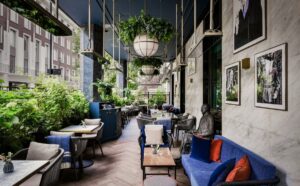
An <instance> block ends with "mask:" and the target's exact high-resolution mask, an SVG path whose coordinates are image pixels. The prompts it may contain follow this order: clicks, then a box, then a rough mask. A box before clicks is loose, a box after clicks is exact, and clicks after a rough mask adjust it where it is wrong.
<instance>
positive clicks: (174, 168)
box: [174, 165, 176, 180]
mask: <svg viewBox="0 0 300 186" xmlns="http://www.w3.org/2000/svg"><path fill="white" fill-rule="evenodd" d="M174 172H175V173H174V174H175V180H176V165H175V167H174Z"/></svg>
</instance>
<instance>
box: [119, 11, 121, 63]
mask: <svg viewBox="0 0 300 186" xmlns="http://www.w3.org/2000/svg"><path fill="white" fill-rule="evenodd" d="M120 20H121V17H120V14H119V23H120ZM119 64H121V39H120V34H119Z"/></svg>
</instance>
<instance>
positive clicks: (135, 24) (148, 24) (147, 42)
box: [119, 11, 174, 57]
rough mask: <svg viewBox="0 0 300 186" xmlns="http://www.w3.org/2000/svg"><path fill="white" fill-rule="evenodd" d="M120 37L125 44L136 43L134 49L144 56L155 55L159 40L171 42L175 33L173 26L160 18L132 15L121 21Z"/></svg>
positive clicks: (142, 14)
mask: <svg viewBox="0 0 300 186" xmlns="http://www.w3.org/2000/svg"><path fill="white" fill-rule="evenodd" d="M119 35H120V39H121V40H122V41H123V42H124V43H125V44H127V45H128V44H134V50H135V51H136V53H137V54H138V55H140V56H142V57H150V56H153V55H154V54H155V53H156V52H157V49H158V46H159V44H158V43H159V42H169V41H170V40H171V39H172V37H173V35H174V28H173V26H172V25H171V24H170V23H168V22H166V21H165V20H162V19H160V18H155V17H151V16H149V15H145V13H144V11H141V14H140V15H139V16H134V17H130V18H129V19H127V20H125V21H121V22H120V23H119Z"/></svg>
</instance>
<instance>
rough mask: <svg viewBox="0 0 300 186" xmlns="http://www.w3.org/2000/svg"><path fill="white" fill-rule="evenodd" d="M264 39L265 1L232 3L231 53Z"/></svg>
mask: <svg viewBox="0 0 300 186" xmlns="http://www.w3.org/2000/svg"><path fill="white" fill-rule="evenodd" d="M265 39H266V0H246V1H233V40H234V42H233V53H237V52H240V51H242V50H244V49H246V48H248V47H250V46H252V45H254V44H256V43H258V42H260V41H263V40H265Z"/></svg>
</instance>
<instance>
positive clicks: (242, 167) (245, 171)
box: [226, 155, 251, 182]
mask: <svg viewBox="0 0 300 186" xmlns="http://www.w3.org/2000/svg"><path fill="white" fill-rule="evenodd" d="M250 174H251V168H250V163H249V160H248V157H247V156H246V155H245V156H243V157H242V158H241V159H240V160H239V161H238V162H237V163H236V164H235V167H234V168H233V170H232V171H231V172H230V173H229V174H228V176H227V178H226V182H233V181H246V180H249V178H250Z"/></svg>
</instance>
